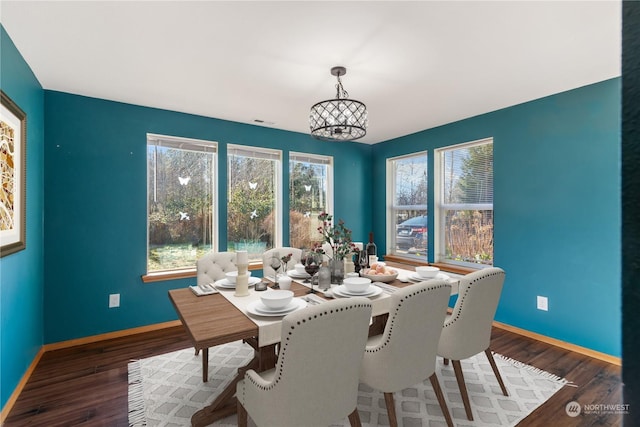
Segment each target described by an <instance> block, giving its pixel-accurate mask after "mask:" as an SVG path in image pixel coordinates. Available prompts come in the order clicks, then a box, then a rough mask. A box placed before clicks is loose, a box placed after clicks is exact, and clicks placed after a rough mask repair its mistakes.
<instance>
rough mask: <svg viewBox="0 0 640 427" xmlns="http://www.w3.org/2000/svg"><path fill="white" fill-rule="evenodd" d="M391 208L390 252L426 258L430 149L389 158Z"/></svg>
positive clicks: (424, 259)
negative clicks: (427, 151) (428, 159)
mask: <svg viewBox="0 0 640 427" xmlns="http://www.w3.org/2000/svg"><path fill="white" fill-rule="evenodd" d="M387 171H388V172H387V176H388V182H389V183H390V184H389V186H390V188H389V189H388V193H387V194H389V195H390V199H391V208H390V210H389V218H388V220H387V241H388V242H389V248H388V252H389V253H392V254H394V255H399V256H402V257H406V258H417V259H420V260H423V261H426V260H427V245H428V242H429V233H428V230H427V218H428V217H427V190H428V186H427V153H426V152H420V153H415V154H411V155H408V156H403V157H396V158H392V159H389V160H388V161H387Z"/></svg>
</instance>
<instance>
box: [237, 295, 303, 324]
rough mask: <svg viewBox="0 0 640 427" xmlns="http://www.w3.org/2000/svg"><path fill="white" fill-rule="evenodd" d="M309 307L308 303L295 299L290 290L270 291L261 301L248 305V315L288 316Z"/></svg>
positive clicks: (261, 296) (261, 297) (262, 296)
mask: <svg viewBox="0 0 640 427" xmlns="http://www.w3.org/2000/svg"><path fill="white" fill-rule="evenodd" d="M306 306H307V301H306V300H304V299H302V298H294V297H293V292H292V291H289V290H268V291H267V292H264V293H262V294H261V295H260V299H259V300H256V301H252V302H250V303H249V304H248V305H247V308H246V310H247V313H249V314H253V315H254V316H266V317H279V316H286V315H287V314H289V313H293V312H294V311H296V310H300V309H301V308H304V307H306Z"/></svg>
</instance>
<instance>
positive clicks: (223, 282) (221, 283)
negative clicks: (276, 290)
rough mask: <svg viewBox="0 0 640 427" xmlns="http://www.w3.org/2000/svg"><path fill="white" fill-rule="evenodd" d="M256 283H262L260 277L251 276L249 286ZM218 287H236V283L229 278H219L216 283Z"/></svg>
mask: <svg viewBox="0 0 640 427" xmlns="http://www.w3.org/2000/svg"><path fill="white" fill-rule="evenodd" d="M256 283H260V279H259V278H257V277H249V286H254V285H255V284H256ZM214 285H215V287H216V288H223V289H235V288H236V284H235V283H231V282H229V281H228V280H227V279H222V280H218V281H216V282H215V283H214Z"/></svg>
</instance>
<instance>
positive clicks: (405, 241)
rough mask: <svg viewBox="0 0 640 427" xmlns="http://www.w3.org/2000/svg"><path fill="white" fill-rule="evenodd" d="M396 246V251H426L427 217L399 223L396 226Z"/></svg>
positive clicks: (418, 217) (422, 216)
mask: <svg viewBox="0 0 640 427" xmlns="http://www.w3.org/2000/svg"><path fill="white" fill-rule="evenodd" d="M396 246H397V247H398V249H403V250H408V251H409V252H411V249H415V250H416V251H426V250H427V216H426V215H421V216H416V217H413V218H409V219H408V220H406V221H404V222H401V223H400V224H398V225H397V226H396Z"/></svg>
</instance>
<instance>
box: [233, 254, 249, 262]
mask: <svg viewBox="0 0 640 427" xmlns="http://www.w3.org/2000/svg"><path fill="white" fill-rule="evenodd" d="M236 257H237V258H236V265H247V264H249V255H248V254H247V251H236Z"/></svg>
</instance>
